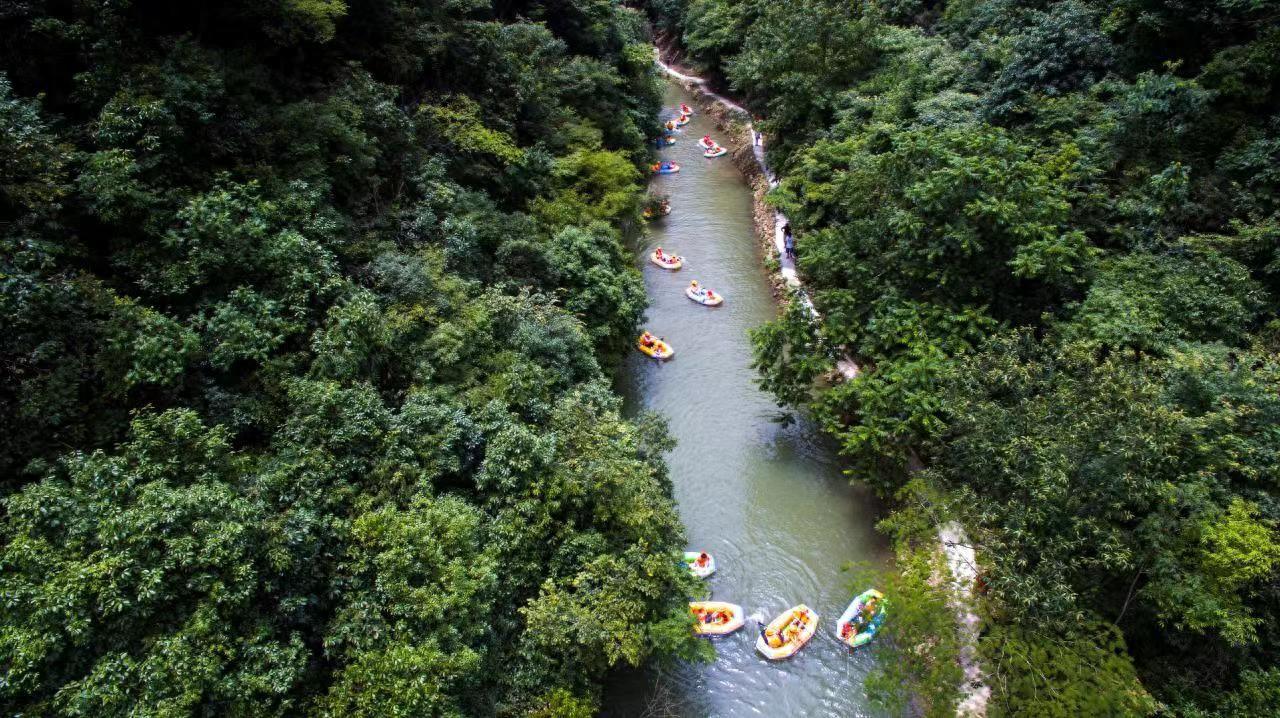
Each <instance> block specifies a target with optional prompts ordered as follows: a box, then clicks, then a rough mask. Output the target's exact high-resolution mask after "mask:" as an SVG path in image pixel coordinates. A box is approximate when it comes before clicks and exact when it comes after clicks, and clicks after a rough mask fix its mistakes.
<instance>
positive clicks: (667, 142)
mask: <svg viewBox="0 0 1280 718" xmlns="http://www.w3.org/2000/svg"><path fill="white" fill-rule="evenodd" d="M675 143H676V137H675V135H667V136H666V137H663V138H662V144H664V145H666V146H668V147H670V146H671V145H674V144H675Z"/></svg>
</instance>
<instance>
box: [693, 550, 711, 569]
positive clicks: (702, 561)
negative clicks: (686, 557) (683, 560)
mask: <svg viewBox="0 0 1280 718" xmlns="http://www.w3.org/2000/svg"><path fill="white" fill-rule="evenodd" d="M710 560H711V557H710V556H708V555H707V552H706V551H703V552H702V553H700V554H698V558H697V560H695V561H694V562H693V565H695V566H697V567H698V568H702V567H704V566H706V565H707V562H708V561H710Z"/></svg>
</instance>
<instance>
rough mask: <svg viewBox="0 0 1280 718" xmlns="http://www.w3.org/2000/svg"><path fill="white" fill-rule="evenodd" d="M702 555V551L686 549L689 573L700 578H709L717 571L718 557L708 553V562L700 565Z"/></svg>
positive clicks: (686, 562)
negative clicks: (699, 559) (699, 558)
mask: <svg viewBox="0 0 1280 718" xmlns="http://www.w3.org/2000/svg"><path fill="white" fill-rule="evenodd" d="M701 555H702V552H699V551H685V552H684V562H685V564H686V565H687V566H688V567H689V573H692V574H693V575H694V576H697V577H698V578H707V577H708V576H710V575H711V574H713V573H715V572H716V557H715V556H712V555H711V554H707V562H706V563H704V564H702V565H701V566H699V565H698V557H699V556H701Z"/></svg>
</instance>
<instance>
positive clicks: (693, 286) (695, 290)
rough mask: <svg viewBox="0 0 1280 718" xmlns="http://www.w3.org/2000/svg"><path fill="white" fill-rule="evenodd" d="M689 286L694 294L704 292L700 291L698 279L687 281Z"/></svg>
mask: <svg viewBox="0 0 1280 718" xmlns="http://www.w3.org/2000/svg"><path fill="white" fill-rule="evenodd" d="M689 288H690V289H692V290H693V293H694V294H704V292H703V291H702V287H699V286H698V280H696V279H695V280H693V281H692V282H689Z"/></svg>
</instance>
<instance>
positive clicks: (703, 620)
mask: <svg viewBox="0 0 1280 718" xmlns="http://www.w3.org/2000/svg"><path fill="white" fill-rule="evenodd" d="M689 612H690V613H692V614H693V617H694V618H695V619H696V620H697V623H695V624H694V626H693V631H694V633H697V634H698V635H699V636H726V635H728V634H730V633H733V632H734V631H736V630H738V629H739V628H742V624H744V623H745V622H746V619H745V618H744V615H745V614H744V613H743V611H742V606H739V605H738V604H736V603H726V602H724V601H690V602H689Z"/></svg>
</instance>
